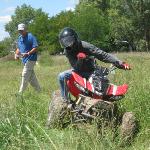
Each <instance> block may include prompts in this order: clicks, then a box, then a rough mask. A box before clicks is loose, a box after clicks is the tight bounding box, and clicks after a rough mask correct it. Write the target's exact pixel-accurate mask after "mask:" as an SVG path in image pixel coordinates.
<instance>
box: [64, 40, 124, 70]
mask: <svg viewBox="0 0 150 150" xmlns="http://www.w3.org/2000/svg"><path fill="white" fill-rule="evenodd" d="M79 52H82V53H85V54H86V55H87V56H88V57H87V58H86V59H84V60H80V61H78V59H77V54H78V53H79ZM65 54H66V57H67V58H68V60H69V62H70V64H71V66H72V67H73V68H74V69H75V70H77V71H83V72H91V71H93V70H94V68H95V63H94V58H97V59H98V60H100V61H103V62H106V63H112V64H114V65H115V66H116V67H119V66H120V65H121V63H122V61H120V60H119V59H118V58H117V57H115V56H113V55H111V54H109V53H106V52H104V51H103V50H101V49H99V48H97V47H96V46H94V45H92V44H90V43H88V42H85V41H81V42H80V43H79V44H78V45H77V46H74V47H73V48H72V49H71V50H67V49H65Z"/></svg>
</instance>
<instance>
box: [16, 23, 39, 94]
mask: <svg viewBox="0 0 150 150" xmlns="http://www.w3.org/2000/svg"><path fill="white" fill-rule="evenodd" d="M18 31H19V34H20V35H19V37H18V42H17V50H16V54H15V59H18V58H19V56H21V59H22V63H23V64H24V67H23V71H22V81H21V85H20V89H19V93H20V94H22V93H23V91H24V90H25V89H26V87H27V85H28V82H29V83H30V84H31V86H33V87H34V89H35V90H36V91H38V92H39V91H40V90H41V88H40V85H39V83H38V80H37V78H36V75H35V73H34V66H35V64H36V61H37V47H38V43H37V40H36V38H35V37H34V36H33V35H32V34H31V33H29V32H27V28H26V26H25V24H23V23H21V24H19V25H18Z"/></svg>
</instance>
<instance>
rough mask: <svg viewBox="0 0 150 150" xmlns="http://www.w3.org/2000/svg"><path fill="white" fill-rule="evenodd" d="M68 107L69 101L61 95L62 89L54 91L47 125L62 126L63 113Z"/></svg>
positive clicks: (51, 126)
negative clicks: (65, 100)
mask: <svg viewBox="0 0 150 150" xmlns="http://www.w3.org/2000/svg"><path fill="white" fill-rule="evenodd" d="M66 108H67V103H66V102H64V100H63V98H62V97H61V93H60V90H57V91H54V92H53V94H52V98H51V100H50V102H49V107H48V118H47V127H49V128H53V127H58V126H61V122H60V119H61V114H62V113H63V110H65V109H66Z"/></svg>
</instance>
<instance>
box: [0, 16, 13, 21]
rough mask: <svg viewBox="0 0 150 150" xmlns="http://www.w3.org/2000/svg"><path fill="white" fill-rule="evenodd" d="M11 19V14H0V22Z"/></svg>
mask: <svg viewBox="0 0 150 150" xmlns="http://www.w3.org/2000/svg"><path fill="white" fill-rule="evenodd" d="M9 21H11V16H10V15H7V16H0V22H2V23H7V22H9Z"/></svg>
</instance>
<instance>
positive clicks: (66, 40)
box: [60, 36, 75, 48]
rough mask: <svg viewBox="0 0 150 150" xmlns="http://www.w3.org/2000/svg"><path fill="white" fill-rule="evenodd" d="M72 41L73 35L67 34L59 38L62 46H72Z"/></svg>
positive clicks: (73, 41)
mask: <svg viewBox="0 0 150 150" xmlns="http://www.w3.org/2000/svg"><path fill="white" fill-rule="evenodd" d="M74 43H75V38H74V36H67V37H64V38H62V39H61V40H60V44H61V47H62V48H66V47H72V46H73V44H74Z"/></svg>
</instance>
